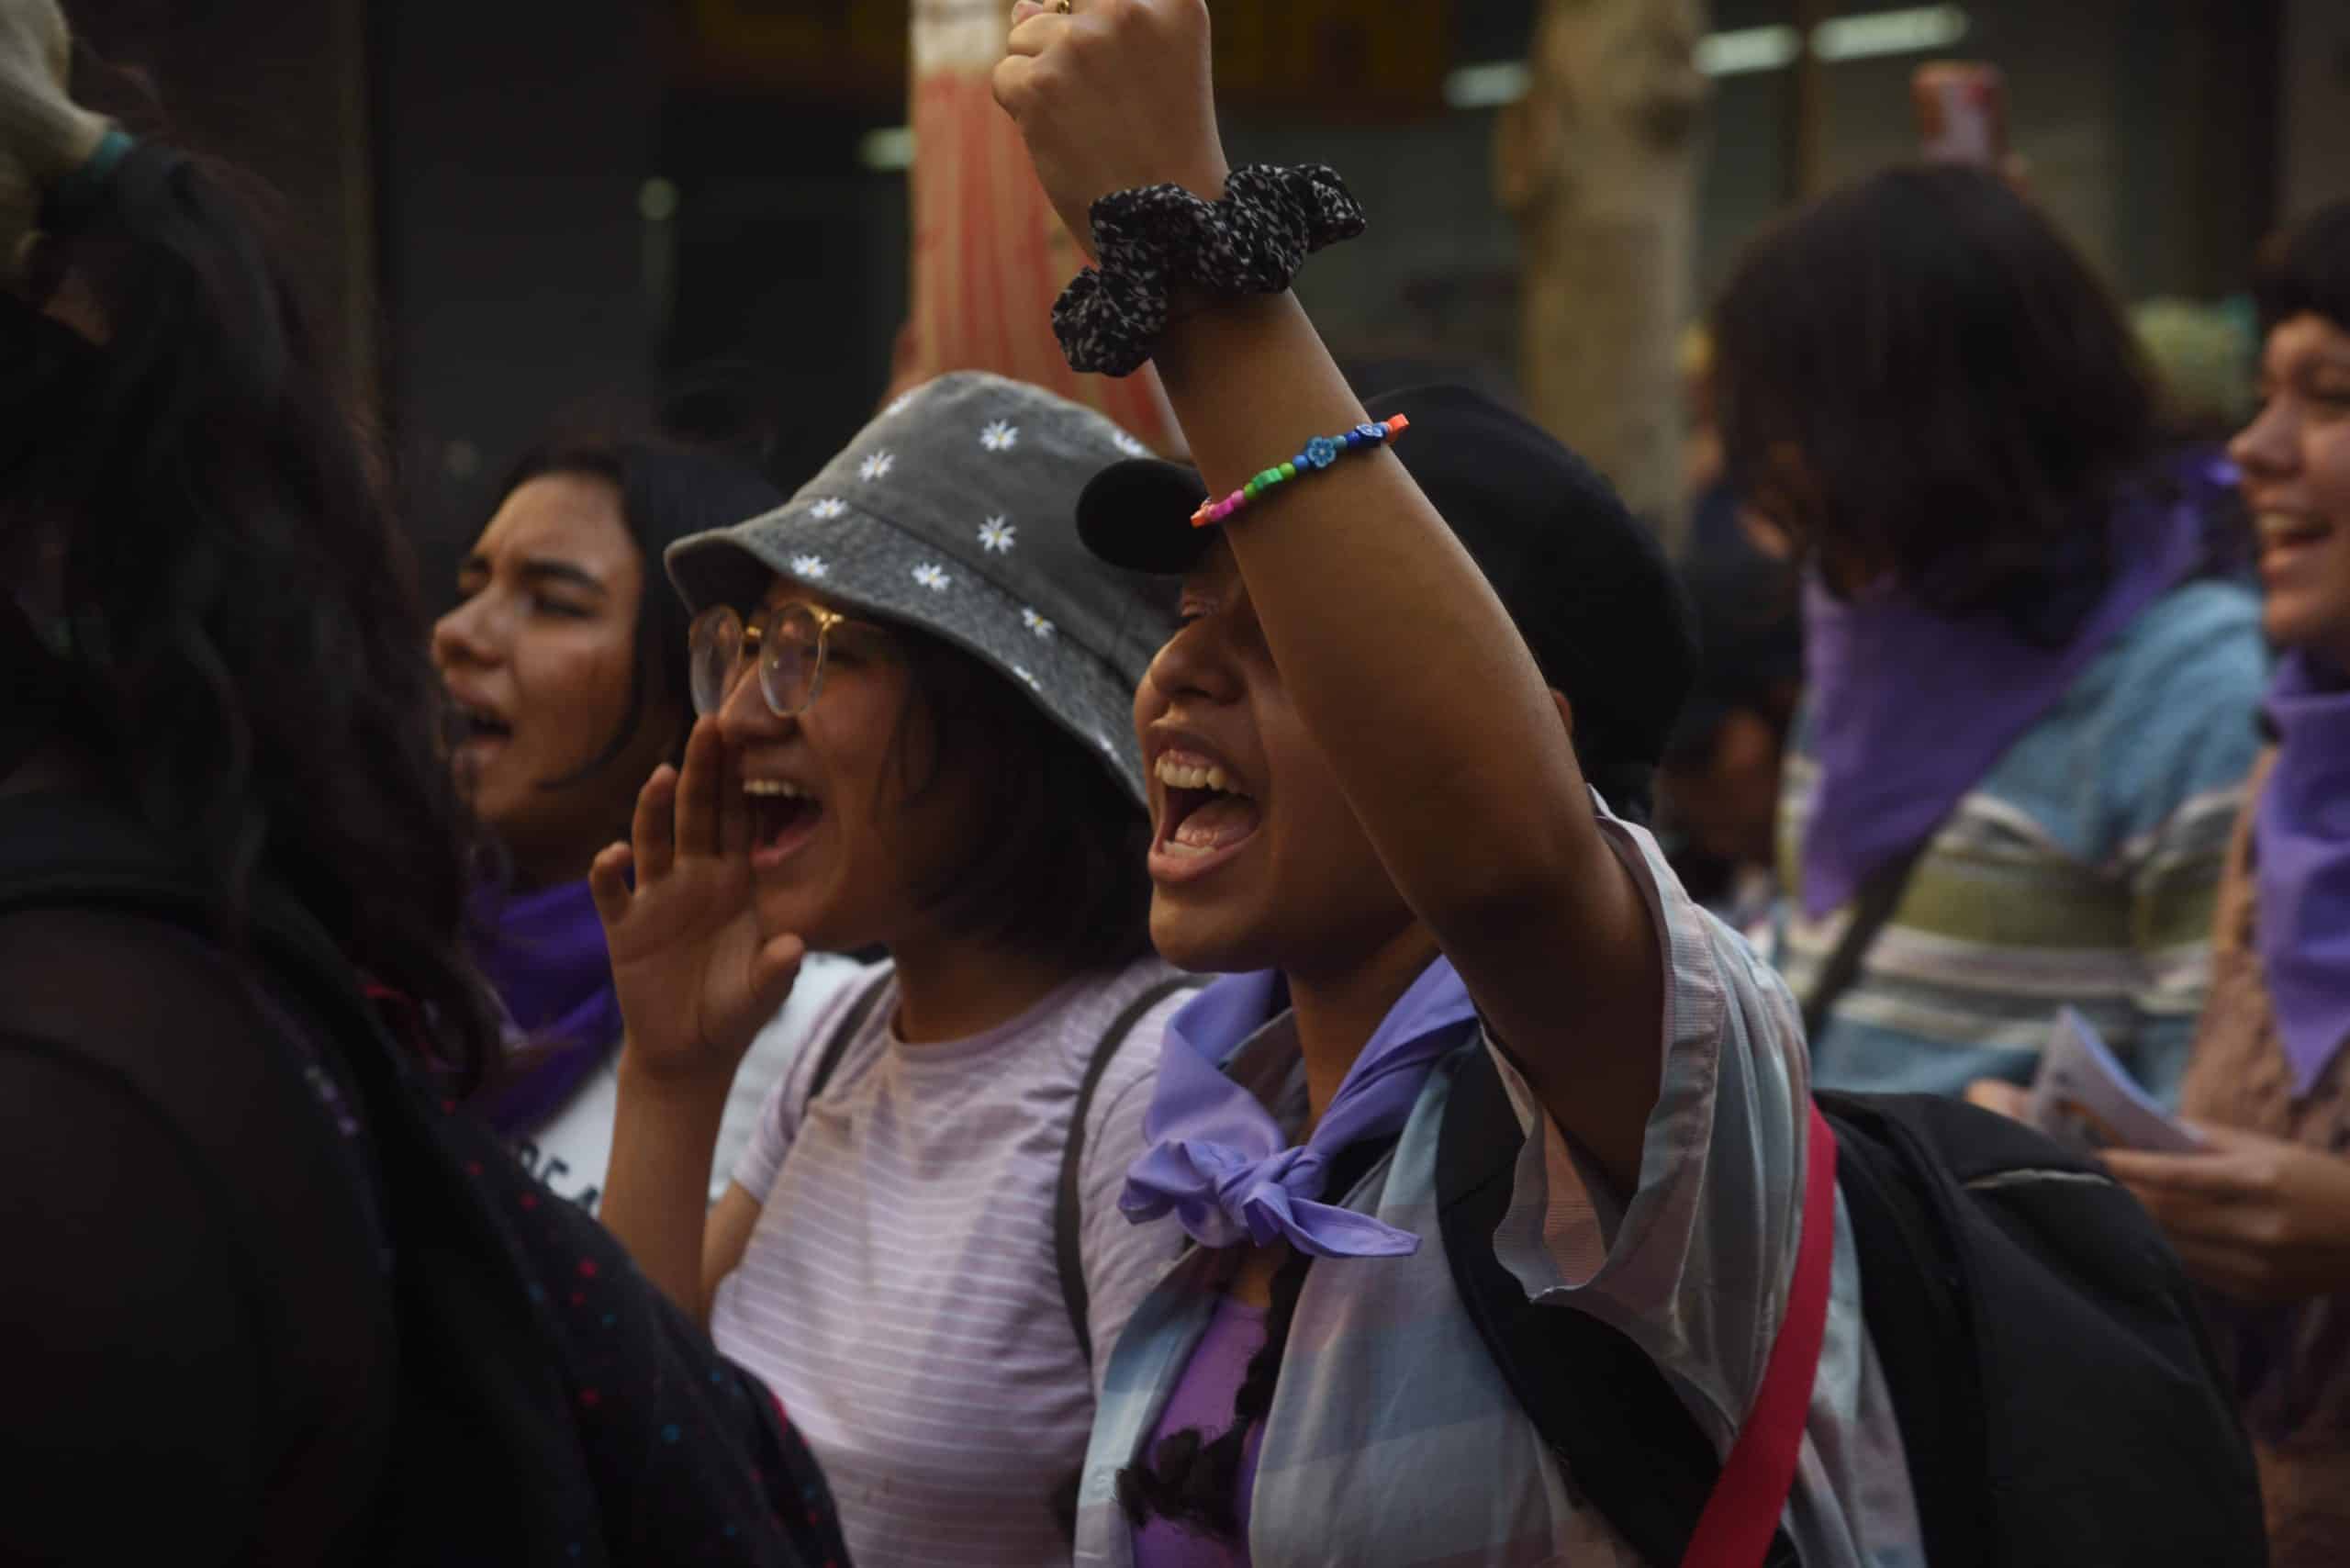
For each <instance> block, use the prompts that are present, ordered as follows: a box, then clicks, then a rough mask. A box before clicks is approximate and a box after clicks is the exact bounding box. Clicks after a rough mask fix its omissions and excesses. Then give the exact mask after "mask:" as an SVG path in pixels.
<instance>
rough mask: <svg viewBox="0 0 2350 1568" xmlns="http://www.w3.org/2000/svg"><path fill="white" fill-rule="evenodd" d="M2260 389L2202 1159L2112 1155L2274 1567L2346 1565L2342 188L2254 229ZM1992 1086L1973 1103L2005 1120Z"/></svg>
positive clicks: (2349, 1147)
mask: <svg viewBox="0 0 2350 1568" xmlns="http://www.w3.org/2000/svg"><path fill="white" fill-rule="evenodd" d="M2255 297H2256V299H2257V302H2258V305H2259V308H2260V319H2261V321H2262V324H2263V327H2264V329H2265V333H2266V346H2265V349H2264V352H2263V355H2262V359H2261V365H2260V406H2259V410H2258V412H2257V413H2256V414H2255V416H2254V418H2253V420H2252V422H2251V424H2249V425H2248V426H2246V427H2245V428H2244V431H2242V432H2241V433H2239V434H2238V435H2237V436H2236V438H2235V440H2234V442H2233V443H2232V444H2231V446H2230V448H2229V455H2230V456H2231V457H2232V458H2233V460H2234V462H2235V464H2236V465H2237V466H2238V467H2239V468H2240V469H2241V470H2242V472H2243V476H2244V504H2245V506H2246V508H2247V509H2248V510H2250V512H2251V513H2252V516H2253V519H2254V522H2255V528H2256V529H2257V534H2256V537H2255V546H2256V549H2257V552H2258V561H2259V568H2260V577H2261V583H2262V587H2263V588H2264V590H2265V594H2266V598H2265V599H2264V603H2263V617H2262V618H2263V623H2264V625H2265V626H2266V630H2267V633H2268V635H2269V638H2270V639H2271V640H2272V641H2273V642H2274V643H2275V644H2277V647H2278V648H2279V649H2280V650H2282V652H2283V660H2282V663H2281V666H2280V667H2279V669H2278V671H2277V679H2276V683H2275V685H2274V686H2272V687H2271V688H2270V689H2269V693H2268V703H2267V709H2266V718H2267V729H2268V734H2269V738H2270V740H2271V742H2272V743H2273V744H2272V745H2270V747H2269V748H2268V749H2267V750H2266V751H2265V752H2264V753H2263V754H2262V756H2261V758H2260V763H2259V767H2258V770H2257V771H2256V772H2255V775H2254V783H2253V799H2252V801H2251V803H2250V804H2248V805H2247V806H2246V807H2245V809H2244V813H2243V815H2242V817H2241V818H2240V819H2239V820H2238V822H2237V823H2236V829H2235V835H2234V839H2233V843H2232V845H2231V846H2230V848H2229V852H2228V861H2227V868H2226V875H2225V878H2224V879H2223V880H2222V881H2221V887H2220V898H2219V917H2218V923H2217V925H2216V927H2215V930H2214V934H2213V946H2214V952H2213V958H2212V983H2211V995H2210V1002H2208V1004H2207V1005H2206V1006H2205V1008H2204V1010H2203V1022H2202V1027H2201V1029H2200V1031H2199V1033H2198V1035H2197V1036H2196V1040H2195V1051H2194V1056H2193V1058H2192V1059H2191V1060H2190V1061H2189V1063H2188V1070H2187V1081H2186V1086H2185V1089H2184V1092H2182V1094H2181V1097H2180V1108H2181V1110H2182V1111H2183V1112H2184V1114H2186V1115H2187V1116H2188V1118H2189V1119H2190V1120H2191V1121H2192V1123H2193V1124H2194V1125H2195V1126H2196V1128H2197V1129H2198V1131H2199V1133H2200V1134H2201V1136H2202V1137H2203V1138H2204V1140H2205V1142H2206V1143H2207V1144H2208V1145H2210V1150H2209V1152H2206V1153H2199V1154H2188V1155H2177V1154H2153V1153H2143V1152H2138V1151H2133V1150H2112V1151H2109V1152H2108V1154H2107V1155H2106V1157H2105V1158H2106V1161H2107V1164H2108V1165H2109V1167H2110V1168H2111V1170H2112V1171H2113V1173H2114V1174H2115V1175H2116V1176H2118V1177H2119V1178H2121V1181H2122V1182H2125V1183H2127V1184H2128V1185H2129V1187H2130V1189H2131V1190H2132V1192H2134V1193H2137V1195H2138V1197H2139V1198H2140V1200H2141V1201H2143V1203H2144V1204H2145V1205H2146V1207H2147V1208H2148V1210H2149V1211H2151V1212H2152V1213H2153V1215H2154V1218H2155V1219H2156V1221H2158V1222H2159V1223H2160V1224H2161V1225H2162V1226H2163V1228H2164V1229H2165V1231H2166V1232H2167V1233H2168V1235H2169V1237H2170V1239H2171V1243H2172V1245H2173V1246H2174V1247H2176V1248H2177V1250H2178V1255H2179V1258H2180V1260H2182V1261H2183V1262H2185V1263H2186V1265H2187V1267H2188V1271H2189V1272H2190V1273H2192V1274H2194V1275H2195V1276H2196V1277H2197V1278H2198V1279H2199V1280H2200V1281H2201V1282H2203V1283H2204V1284H2205V1285H2207V1286H2208V1287H2210V1291H2211V1292H2212V1293H2213V1297H2212V1299H2213V1302H2214V1305H2215V1308H2216V1310H2215V1313H2214V1322H2215V1324H2216V1325H2217V1327H2219V1329H2220V1331H2221V1347H2222V1350H2223V1353H2224V1354H2225V1355H2226V1356H2227V1357H2228V1359H2229V1360H2230V1361H2232V1362H2233V1371H2234V1373H2235V1379H2236V1385H2237V1388H2238V1390H2239V1391H2240V1393H2241V1394H2242V1396H2243V1399H2244V1418H2245V1423H2246V1425H2247V1426H2248V1427H2249V1428H2250V1430H2251V1434H2252V1439H2253V1444H2254V1450H2255V1454H2256V1455H2257V1457H2258V1459H2259V1462H2260V1471H2261V1490H2262V1493H2263V1495H2264V1498H2265V1501H2266V1506H2267V1511H2268V1529H2269V1547H2270V1558H2269V1561H2270V1562H2272V1563H2274V1564H2276V1568H2320V1565H2321V1564H2323V1565H2327V1568H2330V1565H2332V1564H2334V1563H2338V1562H2344V1561H2350V1064H2345V1060H2344V1052H2343V1048H2342V1047H2343V1046H2344V1043H2345V1042H2350V203H2336V204H2335V205H2333V206H2332V207H2325V208H2322V210H2320V211H2319V212H2317V213H2315V214H2313V215H2311V217H2310V218H2307V219H2306V220H2305V221H2303V222H2302V223H2300V225H2298V226H2297V227H2295V228H2293V229H2291V230H2287V231H2286V232H2285V233H2284V234H2282V235H2280V236H2278V237H2277V238H2276V239H2274V240H2272V241H2270V242H2269V244H2268V245H2267V246H2266V248H2265V249H2264V251H2263V252H2262V255H2261V258H2260V262H2259V265H2258V270H2257V275H2256V278H2255ZM2005 1089H2006V1086H2004V1085H1998V1086H1989V1087H1986V1088H1984V1089H1980V1090H1978V1091H1977V1092H1976V1094H1975V1098H1976V1099H1978V1100H1979V1101H1981V1102H1983V1103H1989V1104H1993V1105H1997V1106H1998V1107H1999V1108H2001V1109H2004V1110H2007V1111H2009V1113H2010V1114H2020V1111H2021V1104H2020V1096H2019V1095H2018V1094H2017V1093H2015V1092H2012V1091H2009V1092H2004V1093H2003V1092H2001V1091H2003V1090H2005Z"/></svg>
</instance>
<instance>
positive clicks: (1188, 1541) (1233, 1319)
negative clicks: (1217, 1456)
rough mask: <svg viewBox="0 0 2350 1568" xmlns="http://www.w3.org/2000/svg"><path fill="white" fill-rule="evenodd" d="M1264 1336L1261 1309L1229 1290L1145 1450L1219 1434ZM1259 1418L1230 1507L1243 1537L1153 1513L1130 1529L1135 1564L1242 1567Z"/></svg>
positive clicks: (1152, 1567) (1228, 1422)
mask: <svg viewBox="0 0 2350 1568" xmlns="http://www.w3.org/2000/svg"><path fill="white" fill-rule="evenodd" d="M1264 1343H1265V1313H1264V1309H1263V1308H1262V1307H1256V1306H1250V1305H1247V1304H1246V1303H1243V1302H1240V1301H1237V1300H1235V1299H1234V1298H1233V1297H1231V1296H1229V1295H1227V1296H1225V1297H1224V1298H1222V1299H1221V1300H1219V1301H1218V1302H1217V1303H1216V1306H1215V1313H1214V1316H1211V1317H1210V1318H1209V1319H1208V1326H1207V1328H1206V1330H1205V1332H1203V1333H1202V1334H1201V1336H1200V1342H1199V1344H1198V1345H1196V1346H1194V1347H1193V1348H1192V1360H1191V1362H1190V1364H1188V1365H1187V1366H1185V1367H1184V1369H1183V1375H1182V1376H1181V1378H1180V1379H1178V1380H1177V1381H1176V1383H1175V1386H1174V1388H1173V1389H1172V1390H1170V1391H1169V1394H1168V1395H1167V1408H1166V1410H1165V1411H1164V1412H1162V1413H1161V1414H1160V1416H1159V1417H1158V1426H1157V1427H1156V1428H1153V1429H1152V1431H1151V1434H1150V1443H1149V1445H1148V1447H1147V1450H1145V1451H1147V1452H1151V1453H1156V1452H1157V1451H1158V1445H1159V1443H1160V1442H1162V1441H1163V1440H1165V1439H1168V1438H1171V1437H1173V1436H1174V1435H1175V1434H1176V1433H1178V1432H1188V1431H1192V1430H1193V1429H1195V1428H1196V1429H1197V1430H1199V1431H1202V1432H1204V1433H1208V1434H1210V1435H1212V1436H1221V1435H1222V1434H1223V1433H1225V1431H1227V1430H1229V1429H1230V1428H1231V1426H1232V1402H1233V1400H1234V1398H1235V1397H1236V1396H1237V1395H1238V1394H1239V1393H1240V1384H1241V1383H1242V1382H1243V1381H1244V1380H1245V1379H1246V1378H1247V1377H1248V1362H1249V1361H1250V1360H1251V1359H1253V1358H1254V1357H1255V1356H1256V1354H1257V1352H1258V1350H1260V1349H1262V1348H1263V1346H1264ZM1264 1434H1265V1428H1264V1427H1263V1426H1262V1425H1261V1424H1259V1426H1258V1427H1256V1428H1254V1429H1253V1430H1251V1431H1250V1432H1249V1434H1248V1441H1247V1442H1246V1443H1244V1444H1243V1445H1242V1446H1241V1451H1240V1475H1239V1478H1238V1481H1237V1484H1236V1485H1235V1486H1234V1491H1235V1493H1236V1494H1237V1495H1236V1497H1235V1499H1234V1506H1235V1507H1236V1508H1237V1511H1238V1513H1239V1515H1240V1539H1239V1540H1218V1539H1217V1538H1215V1537H1214V1536H1209V1535H1203V1534H1202V1533H1201V1532H1199V1531H1198V1530H1195V1529H1191V1528H1189V1527H1187V1526H1184V1525H1178V1524H1170V1523H1169V1522H1168V1521H1167V1520H1165V1519H1162V1518H1153V1519H1152V1520H1151V1521H1150V1522H1149V1523H1148V1524H1147V1525H1145V1526H1143V1527H1142V1529H1138V1530H1136V1531H1135V1568H1247V1565H1248V1546H1247V1545H1246V1544H1245V1543H1246V1541H1247V1540H1248V1494H1249V1492H1250V1490H1251V1489H1252V1488H1253V1487H1254V1486H1255V1485H1256V1482H1257V1445H1258V1443H1259V1441H1260V1440H1261V1439H1263V1437H1264Z"/></svg>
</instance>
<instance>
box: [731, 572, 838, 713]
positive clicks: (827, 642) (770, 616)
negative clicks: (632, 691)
mask: <svg viewBox="0 0 2350 1568" xmlns="http://www.w3.org/2000/svg"><path fill="white" fill-rule="evenodd" d="M792 610H805V611H806V612H807V614H808V618H809V619H810V620H811V621H813V622H815V623H816V667H815V670H814V672H813V673H812V674H811V675H810V676H809V678H808V700H806V701H805V702H802V703H801V704H800V706H799V707H797V708H778V706H776V700H775V693H774V692H772V691H770V690H768V689H767V678H766V675H765V673H764V672H762V673H761V675H760V677H759V700H761V701H762V702H765V703H766V704H767V711H768V712H770V713H773V714H774V715H775V716H776V717H777V718H778V719H797V718H799V717H800V715H801V714H803V713H805V712H807V711H808V710H810V709H811V708H813V707H814V706H815V705H816V699H818V698H819V697H822V695H823V694H824V666H825V665H826V663H827V662H828V661H829V659H830V657H831V655H832V646H833V628H834V627H835V626H841V625H848V624H859V625H862V624H866V622H858V621H857V620H856V617H855V616H853V615H843V614H842V613H841V612H840V611H839V610H826V609H825V608H824V607H823V606H822V605H821V604H815V603H811V602H810V601H809V600H807V599H784V600H782V601H781V602H780V603H778V604H773V605H770V606H768V607H767V609H765V610H760V611H759V612H758V614H757V615H756V616H755V617H754V618H753V619H750V620H747V621H746V620H744V618H743V614H742V612H741V611H740V610H736V609H735V608H734V607H733V605H731V604H718V605H712V606H711V608H710V609H708V610H703V611H702V612H701V614H699V615H697V616H696V617H694V625H695V626H697V627H699V625H701V624H702V622H704V621H706V620H707V619H708V618H709V617H711V615H714V614H717V613H719V612H720V611H724V612H725V613H727V614H730V615H732V616H733V617H734V622H735V624H736V625H738V626H739V627H741V628H742V638H741V641H740V642H738V643H737V644H735V648H734V662H733V668H732V670H731V671H730V673H729V676H728V678H727V682H726V689H725V691H724V692H723V694H722V695H721V696H720V698H719V700H718V707H717V709H715V710H713V711H716V712H722V711H725V707H726V704H727V702H728V701H729V700H731V699H732V698H733V695H734V688H735V687H736V686H737V685H739V684H741V682H742V679H743V675H742V671H743V669H744V665H745V663H746V661H747V663H749V664H750V665H752V666H756V665H758V664H759V663H760V662H761V659H760V655H761V654H762V652H763V651H764V649H765V647H766V644H767V628H768V626H769V625H771V624H774V623H776V622H780V621H781V620H782V619H783V617H784V616H786V615H788V614H789V613H790V612H791V611H792ZM692 635H693V633H692V630H691V629H688V633H687V636H688V639H690V638H691V637H692ZM697 707H699V703H697ZM701 716H702V717H705V718H707V717H709V716H710V715H709V714H703V715H701Z"/></svg>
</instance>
